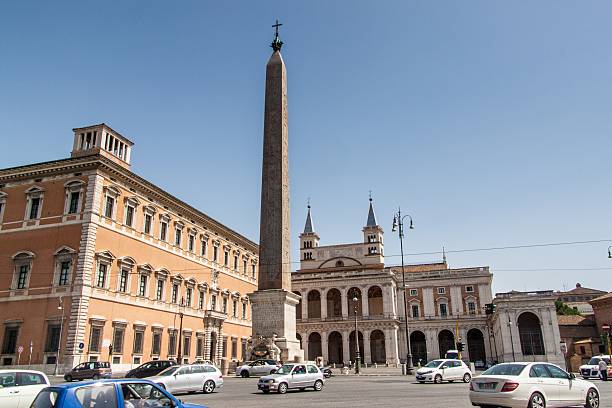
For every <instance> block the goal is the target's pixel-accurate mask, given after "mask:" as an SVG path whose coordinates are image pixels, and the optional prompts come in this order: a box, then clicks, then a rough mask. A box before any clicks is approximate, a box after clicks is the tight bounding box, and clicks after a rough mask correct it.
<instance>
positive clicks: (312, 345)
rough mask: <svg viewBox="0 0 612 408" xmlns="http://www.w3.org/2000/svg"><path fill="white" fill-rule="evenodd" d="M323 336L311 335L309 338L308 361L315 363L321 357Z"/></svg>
mask: <svg viewBox="0 0 612 408" xmlns="http://www.w3.org/2000/svg"><path fill="white" fill-rule="evenodd" d="M322 355H323V352H322V351H321V335H320V334H319V333H317V332H314V333H310V335H309V336H308V360H311V361H315V360H316V359H317V357H321V356H322Z"/></svg>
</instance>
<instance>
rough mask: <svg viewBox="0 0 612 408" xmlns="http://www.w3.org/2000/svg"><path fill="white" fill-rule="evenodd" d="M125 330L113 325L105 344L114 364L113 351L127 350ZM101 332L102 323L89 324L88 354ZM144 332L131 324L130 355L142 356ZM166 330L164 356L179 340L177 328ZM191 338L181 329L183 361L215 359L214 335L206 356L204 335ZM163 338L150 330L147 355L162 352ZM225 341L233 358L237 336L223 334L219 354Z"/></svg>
mask: <svg viewBox="0 0 612 408" xmlns="http://www.w3.org/2000/svg"><path fill="white" fill-rule="evenodd" d="M126 330H127V325H123V324H115V325H114V326H113V335H112V337H111V339H112V342H111V343H110V345H109V350H110V353H111V354H112V355H114V357H113V363H114V364H118V363H120V362H121V361H120V360H119V359H120V356H117V354H119V355H120V354H123V353H124V352H126V351H128V349H126V344H125V341H124V340H125V334H126ZM103 332H104V326H102V325H97V324H91V326H90V331H89V347H88V350H89V353H92V354H99V353H101V352H102V347H103V344H102V338H103ZM146 333H147V330H146V329H145V328H144V327H142V326H135V327H134V336H133V339H134V340H133V343H132V354H133V355H143V353H144V344H145V341H147V340H146ZM166 333H167V339H166V344H167V345H166V349H165V351H166V352H167V356H168V357H175V356H176V355H177V348H178V341H179V339H178V337H179V336H178V330H176V329H168V330H167V332H166ZM213 336H214V337H213ZM192 339H193V333H191V332H189V333H186V332H184V333H183V335H182V336H181V341H182V345H181V354H182V356H183V357H185V362H188V361H189V357H190V356H195V357H197V358H204V359H207V360H212V361H214V360H216V351H217V345H216V341H217V340H216V334H212V335H211V338H210V339H209V341H210V344H209V345H208V348H209V352H208V355H205V345H206V338H205V336H204V334H196V336H195V342H194V341H192ZM163 340H164V331H163V329H161V328H160V329H156V328H154V329H153V330H152V331H151V338H150V340H148V341H150V342H151V343H150V344H151V350H150V354H151V356H152V357H160V356H161V355H162V351H164V349H162V342H163ZM228 340H229V341H230V342H231V343H230V344H229V346H230V347H229V348H230V351H231V358H237V357H238V339H237V338H236V337H231V338H228V337H226V336H223V337H222V339H221V341H222V351H221V354H222V355H221V357H227V347H228V344H227V343H228ZM58 344H59V343H58ZM194 345H195V350H193V348H194ZM246 346H247V340H246V339H242V356H245V355H246ZM55 350H57V346H56V347H55V349H54V351H55ZM193 352H195V354H192V353H193ZM116 359H117V360H116Z"/></svg>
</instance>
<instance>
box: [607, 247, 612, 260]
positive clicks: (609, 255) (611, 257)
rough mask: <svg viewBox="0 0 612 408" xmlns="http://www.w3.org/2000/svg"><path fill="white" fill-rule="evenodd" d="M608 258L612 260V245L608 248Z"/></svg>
mask: <svg viewBox="0 0 612 408" xmlns="http://www.w3.org/2000/svg"><path fill="white" fill-rule="evenodd" d="M608 258H610V259H612V245H610V246H609V247H608Z"/></svg>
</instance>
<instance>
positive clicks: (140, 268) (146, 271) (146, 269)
mask: <svg viewBox="0 0 612 408" xmlns="http://www.w3.org/2000/svg"><path fill="white" fill-rule="evenodd" d="M138 271H139V272H140V273H144V274H147V275H150V274H151V273H152V272H153V271H154V268H153V267H152V266H151V265H150V264H148V263H145V264H142V265H138Z"/></svg>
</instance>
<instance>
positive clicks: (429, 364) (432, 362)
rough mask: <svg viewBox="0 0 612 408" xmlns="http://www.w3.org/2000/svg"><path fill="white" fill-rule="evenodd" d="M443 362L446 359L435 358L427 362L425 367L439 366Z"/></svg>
mask: <svg viewBox="0 0 612 408" xmlns="http://www.w3.org/2000/svg"><path fill="white" fill-rule="evenodd" d="M443 362H444V360H433V361H430V362H429V363H427V364H425V367H427V368H437V367H438V366H439V365H440V364H442V363H443Z"/></svg>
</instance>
